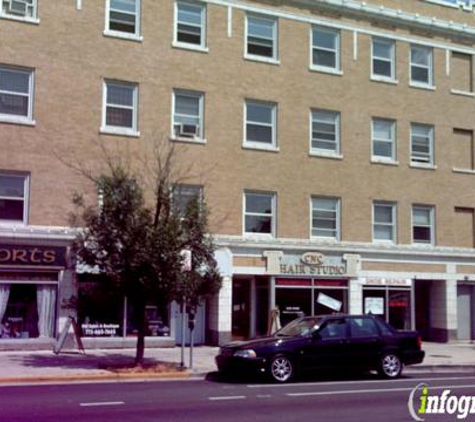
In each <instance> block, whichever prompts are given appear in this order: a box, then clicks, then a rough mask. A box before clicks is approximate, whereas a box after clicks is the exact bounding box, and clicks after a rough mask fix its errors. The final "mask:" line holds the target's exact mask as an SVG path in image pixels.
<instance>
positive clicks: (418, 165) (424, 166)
mask: <svg viewBox="0 0 475 422" xmlns="http://www.w3.org/2000/svg"><path fill="white" fill-rule="evenodd" d="M409 167H412V168H416V169H422V170H437V166H435V165H434V164H422V163H410V164H409Z"/></svg>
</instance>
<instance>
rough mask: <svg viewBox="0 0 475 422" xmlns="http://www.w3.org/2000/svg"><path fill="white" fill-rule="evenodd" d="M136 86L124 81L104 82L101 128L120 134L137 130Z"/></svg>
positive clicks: (136, 133)
mask: <svg viewBox="0 0 475 422" xmlns="http://www.w3.org/2000/svg"><path fill="white" fill-rule="evenodd" d="M137 97H138V86H137V85H136V84H131V83H125V82H111V81H108V82H105V83H104V111H103V120H102V128H101V130H102V131H104V132H106V133H107V132H108V133H117V134H120V135H135V136H138V135H139V132H137V103H138V101H137Z"/></svg>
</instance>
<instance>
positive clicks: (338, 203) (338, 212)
mask: <svg viewBox="0 0 475 422" xmlns="http://www.w3.org/2000/svg"><path fill="white" fill-rule="evenodd" d="M319 199H323V200H331V201H335V219H336V221H335V227H336V228H335V236H321V235H319V236H316V235H314V234H313V229H314V226H313V211H314V206H313V201H314V200H319ZM317 209H318V208H317ZM310 238H311V239H326V240H333V241H337V242H338V241H340V240H341V198H337V197H333V196H319V195H312V196H311V197H310Z"/></svg>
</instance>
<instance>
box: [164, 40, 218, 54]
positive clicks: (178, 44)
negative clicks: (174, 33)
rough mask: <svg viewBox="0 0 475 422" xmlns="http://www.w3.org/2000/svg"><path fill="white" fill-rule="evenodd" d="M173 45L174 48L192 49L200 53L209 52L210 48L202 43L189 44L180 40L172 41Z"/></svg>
mask: <svg viewBox="0 0 475 422" xmlns="http://www.w3.org/2000/svg"><path fill="white" fill-rule="evenodd" d="M172 47H173V48H179V49H183V50H191V51H196V52H198V53H208V52H209V48H208V47H204V46H202V45H197V44H187V43H183V42H179V41H173V42H172Z"/></svg>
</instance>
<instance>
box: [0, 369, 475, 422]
mask: <svg viewBox="0 0 475 422" xmlns="http://www.w3.org/2000/svg"><path fill="white" fill-rule="evenodd" d="M421 382H425V383H427V384H428V385H429V389H430V392H431V393H434V394H436V393H441V392H442V391H443V390H444V389H450V390H451V394H453V395H457V396H460V395H470V396H475V375H474V374H450V373H444V374H412V375H409V376H406V377H404V378H401V379H399V380H393V381H382V380H379V379H378V378H376V377H372V376H368V377H359V378H357V379H343V380H342V379H323V380H322V379H316V380H315V379H313V380H310V381H306V382H300V383H295V384H287V385H275V384H266V383H262V384H261V383H257V382H255V383H243V382H228V381H223V380H219V379H218V380H216V379H213V377H211V379H210V380H206V381H202V380H200V381H198V380H196V381H159V382H109V383H92V384H91V383H79V384H56V385H28V386H27V385H25V386H3V387H0V421H1V422H29V421H31V422H33V421H35V422H42V421H54V422H74V421H84V422H96V421H100V422H108V421H114V422H129V421H134V422H148V421H184V422H185V421H186V422H189V421H193V422H195V421H197V422H200V421H203V422H205V421H206V422H210V421H243V422H251V421H272V422H276V421H312V422H314V421H326V422H329V421H335V422H345V421H365V422H366V421H411V420H413V419H412V418H411V416H410V414H409V410H408V406H407V403H408V398H409V394H410V392H411V390H412V389H413V388H414V387H415V386H416V385H418V384H419V383H421ZM417 402H419V400H417ZM474 418H475V414H474V415H469V416H468V417H467V420H472V419H474ZM425 420H426V421H444V422H445V421H451V420H453V421H456V420H459V419H457V418H456V415H452V416H450V415H438V416H436V415H426V416H425Z"/></svg>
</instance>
